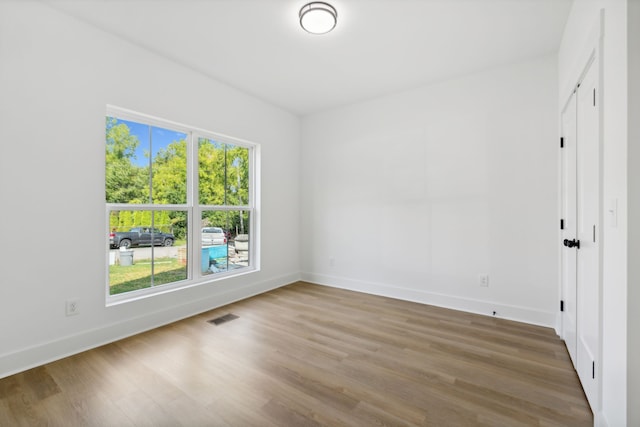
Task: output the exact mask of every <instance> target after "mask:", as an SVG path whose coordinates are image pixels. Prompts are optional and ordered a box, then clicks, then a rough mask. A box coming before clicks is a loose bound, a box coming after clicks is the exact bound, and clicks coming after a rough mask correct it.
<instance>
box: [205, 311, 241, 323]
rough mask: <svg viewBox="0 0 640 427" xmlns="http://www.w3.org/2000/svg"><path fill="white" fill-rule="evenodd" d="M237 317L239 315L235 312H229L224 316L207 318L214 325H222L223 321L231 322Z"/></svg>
mask: <svg viewBox="0 0 640 427" xmlns="http://www.w3.org/2000/svg"><path fill="white" fill-rule="evenodd" d="M237 318H238V316H236V315H235V314H231V313H229V314H225V315H224V316H220V317H216V318H215V319H211V320H207V322H209V323H211V324H213V325H220V324H222V323H225V322H229V321H231V320H234V319H237Z"/></svg>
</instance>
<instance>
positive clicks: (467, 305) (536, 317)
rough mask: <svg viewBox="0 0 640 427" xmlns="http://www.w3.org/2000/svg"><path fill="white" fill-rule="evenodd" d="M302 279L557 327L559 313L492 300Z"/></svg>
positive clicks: (338, 279)
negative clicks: (557, 314) (494, 313)
mask: <svg viewBox="0 0 640 427" xmlns="http://www.w3.org/2000/svg"><path fill="white" fill-rule="evenodd" d="M302 280H304V281H306V282H310V283H315V284H318V285H325V286H331V287H334V288H341V289H347V290H351V291H357V292H364V293H367V294H373V295H379V296H384V297H389V298H395V299H401V300H405V301H412V302H418V303H422V304H429V305H435V306H438V307H444V308H451V309H454V310H460V311H466V312H469V313H476V314H483V315H486V316H492V315H493V312H494V311H495V312H496V316H495V317H498V318H501V319H508V320H515V321H518V322H524V323H529V324H533V325H539V326H546V327H549V328H555V327H556V320H557V316H556V313H553V312H547V311H542V310H534V309H531V308H527V307H519V306H514V305H506V304H497V303H495V302H492V301H482V300H476V299H470V298H462V297H458V296H453V295H445V294H439V293H433V292H426V291H421V290H417V289H408V288H402V287H398V286H391V285H388V284H384V283H372V282H365V281H361V280H354V279H348V278H343V277H336V276H328V275H325V274H317V273H302Z"/></svg>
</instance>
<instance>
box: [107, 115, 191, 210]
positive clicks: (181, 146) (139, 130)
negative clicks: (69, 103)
mask: <svg viewBox="0 0 640 427" xmlns="http://www.w3.org/2000/svg"><path fill="white" fill-rule="evenodd" d="M186 139H187V135H186V134H185V133H182V132H176V131H172V130H170V129H163V128H159V127H154V126H149V125H145V124H142V123H137V122H132V121H127V120H121V119H117V118H114V117H107V123H106V200H107V202H108V203H134V204H140V203H155V204H185V203H186V202H187V156H186V147H187V142H186Z"/></svg>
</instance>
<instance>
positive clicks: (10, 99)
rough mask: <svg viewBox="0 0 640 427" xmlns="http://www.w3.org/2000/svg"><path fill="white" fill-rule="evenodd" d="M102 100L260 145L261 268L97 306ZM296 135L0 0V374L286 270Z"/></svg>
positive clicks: (217, 90) (91, 31)
mask: <svg viewBox="0 0 640 427" xmlns="http://www.w3.org/2000/svg"><path fill="white" fill-rule="evenodd" d="M203 54H211V53H206V52H204V53H203ZM106 104H113V105H117V106H121V107H124V108H128V109H132V110H136V111H140V112H144V113H147V114H150V115H154V116H157V117H162V118H167V119H170V120H174V121H177V122H182V123H185V124H189V125H193V126H197V127H201V128H204V129H209V130H212V131H215V132H220V133H224V134H228V135H232V136H235V137H238V138H243V139H247V140H251V141H254V142H258V143H261V144H262V166H263V167H262V271H260V272H259V273H255V274H250V275H245V276H242V277H237V278H234V279H230V280H227V281H223V282H217V283H211V284H207V285H202V286H197V287H192V288H190V289H184V290H181V291H176V292H172V293H168V294H164V295H159V296H154V297H151V298H147V299H144V300H140V301H136V302H132V303H128V304H122V305H118V306H114V307H109V308H105V298H104V283H105V274H106V267H105V249H106V247H105V223H106V221H105V208H104V172H103V171H104V120H105V119H104V117H105V106H106ZM299 138H300V123H299V119H298V118H297V117H295V116H293V115H291V114H289V113H286V112H283V111H282V110H279V109H276V108H274V107H271V106H269V105H267V104H265V103H263V102H261V101H259V100H256V99H255V98H251V97H250V96H247V95H245V94H243V93H240V92H238V91H236V90H234V89H231V88H229V87H226V86H224V85H222V84H219V83H217V82H215V81H212V80H211V79H208V78H206V77H204V76H202V75H200V74H197V73H195V72H193V71H191V70H189V69H187V68H185V67H183V66H181V65H179V64H177V63H173V62H170V61H167V60H166V59H163V58H161V57H159V56H156V55H154V54H151V53H149V52H147V51H145V50H142V49H140V48H138V47H136V46H134V45H131V44H129V43H127V42H125V41H123V40H120V39H118V38H115V37H113V36H111V35H108V34H106V33H103V32H101V31H99V30H97V29H95V28H93V27H90V26H88V25H85V24H83V23H81V22H79V21H76V20H75V19H72V18H70V17H67V16H66V15H63V14H61V13H59V12H57V11H55V10H54V9H52V8H50V7H49V6H46V5H44V4H42V3H40V2H0V141H1V142H2V154H1V157H0V200H1V203H2V209H0V224H1V225H2V255H1V257H0V282H1V285H0V377H2V376H6V375H8V374H10V373H12V372H15V371H18V370H21V369H24V368H27V367H30V366H33V365H36V364H40V363H42V362H44V361H47V360H51V359H54V358H57V357H60V356H63V355H66V354H70V353H75V352H77V351H80V350H82V349H84V348H88V347H92V346H95V345H97V344H100V343H103V342H107V341H111V340H114V339H117V338H119V337H122V336H126V335H130V334H133V333H135V332H138V331H141V330H144V329H148V328H151V327H154V326H157V325H160V324H163V323H167V322H170V321H173V320H175V319H177V318H181V317H185V316H188V315H191V314H194V313H197V312H200V311H204V310H207V309H209V308H212V307H215V306H219V305H222V304H224V303H227V302H229V301H232V300H237V299H239V298H243V297H246V296H248V295H251V294H255V293H259V292H262V291H265V290H267V289H270V288H273V287H277V286H280V285H283V284H285V283H289V282H291V281H294V280H296V279H298V278H299V262H300V260H299V255H298V254H299V244H298V242H299V239H298V236H297V235H296V233H295V232H290V231H291V230H297V229H298V227H299V194H300V191H299V185H298V179H297V178H298V175H299V172H298V160H299ZM68 298H80V311H81V314H80V315H78V316H74V317H66V316H65V300H66V299H68Z"/></svg>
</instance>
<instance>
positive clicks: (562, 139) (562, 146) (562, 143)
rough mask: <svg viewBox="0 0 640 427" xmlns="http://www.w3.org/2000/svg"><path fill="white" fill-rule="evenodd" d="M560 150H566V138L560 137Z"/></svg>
mask: <svg viewBox="0 0 640 427" xmlns="http://www.w3.org/2000/svg"><path fill="white" fill-rule="evenodd" d="M560 148H564V138H563V137H560Z"/></svg>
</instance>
